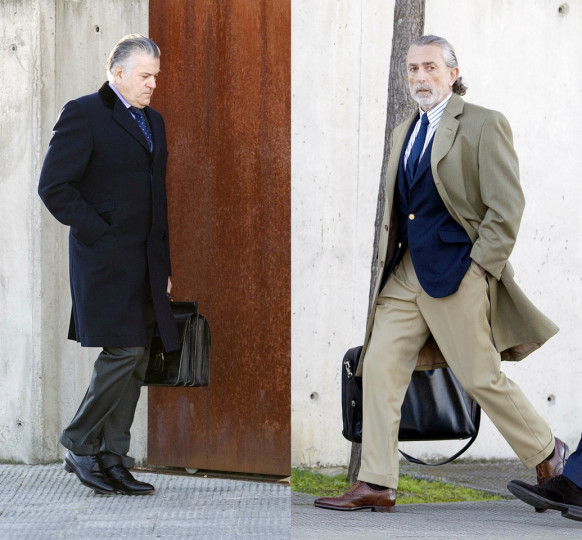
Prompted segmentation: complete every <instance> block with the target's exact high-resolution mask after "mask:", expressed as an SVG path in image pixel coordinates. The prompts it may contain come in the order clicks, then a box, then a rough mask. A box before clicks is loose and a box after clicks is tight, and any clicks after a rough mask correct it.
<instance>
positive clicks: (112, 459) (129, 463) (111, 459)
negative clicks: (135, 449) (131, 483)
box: [99, 453, 135, 469]
mask: <svg viewBox="0 0 582 540" xmlns="http://www.w3.org/2000/svg"><path fill="white" fill-rule="evenodd" d="M99 458H100V459H101V463H102V464H103V468H104V469H108V468H109V467H115V465H123V466H124V467H125V468H126V469H131V468H132V467H133V466H134V465H135V459H133V458H132V457H129V456H120V455H118V454H110V453H102V454H99Z"/></svg>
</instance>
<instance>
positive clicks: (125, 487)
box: [103, 465, 156, 495]
mask: <svg viewBox="0 0 582 540" xmlns="http://www.w3.org/2000/svg"><path fill="white" fill-rule="evenodd" d="M103 473H104V474H105V476H106V477H107V479H108V480H109V483H110V484H111V485H112V486H113V488H114V489H115V491H117V492H118V493H123V494H124V495H149V494H150V493H153V492H154V491H155V490H156V489H155V488H154V486H152V485H151V484H147V483H146V482H140V481H139V480H136V479H135V478H134V477H133V476H132V475H131V473H130V472H129V471H128V470H127V469H126V468H125V467H124V466H123V465H114V466H113V467H108V468H107V469H103Z"/></svg>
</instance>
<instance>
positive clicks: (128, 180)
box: [38, 83, 179, 350]
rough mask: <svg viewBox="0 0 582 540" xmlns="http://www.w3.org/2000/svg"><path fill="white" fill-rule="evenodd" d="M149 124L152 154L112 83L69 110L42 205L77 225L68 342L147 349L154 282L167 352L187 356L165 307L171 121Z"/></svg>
mask: <svg viewBox="0 0 582 540" xmlns="http://www.w3.org/2000/svg"><path fill="white" fill-rule="evenodd" d="M145 114H146V116H147V119H148V121H149V124H150V126H151V131H152V135H153V140H154V150H153V154H152V153H151V152H150V151H149V148H148V145H147V142H146V139H145V137H144V135H143V133H142V132H141V131H140V129H139V126H138V124H137V122H136V121H135V120H134V119H133V117H132V115H131V113H130V112H129V111H128V110H127V109H126V107H125V106H124V104H123V103H122V102H121V100H120V99H119V98H118V97H117V95H116V94H115V92H114V91H113V90H112V89H111V88H110V87H109V84H108V83H105V84H104V85H103V86H102V87H101V89H100V90H99V92H97V93H95V94H91V95H88V96H84V97H81V98H78V99H75V100H73V101H70V102H69V103H67V104H66V105H65V106H64V107H63V110H62V111H61V114H60V116H59V119H58V120H57V123H56V125H55V127H54V131H53V137H52V139H51V142H50V145H49V149H48V152H47V155H46V158H45V160H44V164H43V167H42V172H41V175H40V182H39V187H38V192H39V195H40V196H41V198H42V200H43V202H44V204H45V205H46V207H47V208H48V210H49V211H50V212H51V213H52V214H53V216H54V217H55V218H57V219H58V220H59V221H60V222H61V223H64V224H65V225H69V226H70V227H71V228H70V233H69V273H70V279H71V296H72V301H73V308H72V313H71V325H70V328H69V338H70V339H75V340H77V341H79V342H80V343H81V345H83V346H87V347H142V346H145V345H146V324H145V315H144V311H145V302H146V299H147V293H148V291H147V286H148V277H149V284H150V288H151V295H152V299H153V304H154V309H155V313H156V319H157V323H158V327H159V329H160V333H161V336H162V340H163V343H164V347H165V349H166V350H172V349H176V348H178V347H179V337H178V331H177V328H176V325H175V323H174V319H173V316H172V312H171V310H170V306H169V302H168V300H167V298H166V288H167V281H168V276H170V275H171V267H170V250H169V238H168V217H167V200H166V185H165V177H166V162H167V157H168V151H167V147H166V133H165V128H164V121H163V118H162V116H161V114H160V113H158V112H157V111H155V110H154V109H152V108H150V107H146V108H145Z"/></svg>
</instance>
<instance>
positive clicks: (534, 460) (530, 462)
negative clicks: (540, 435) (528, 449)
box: [521, 435, 556, 469]
mask: <svg viewBox="0 0 582 540" xmlns="http://www.w3.org/2000/svg"><path fill="white" fill-rule="evenodd" d="M555 446H556V440H555V439H554V436H553V435H552V439H551V440H550V443H549V444H548V446H546V447H545V448H544V449H543V450H541V451H540V452H538V453H537V454H536V455H535V456H533V457H531V458H529V459H522V460H521V462H522V463H523V464H524V465H525V466H526V467H527V468H528V469H532V468H533V467H535V466H536V465H539V464H540V463H541V462H542V461H543V460H544V459H546V458H547V457H548V456H549V455H550V454H551V453H552V451H553V450H554V448H555Z"/></svg>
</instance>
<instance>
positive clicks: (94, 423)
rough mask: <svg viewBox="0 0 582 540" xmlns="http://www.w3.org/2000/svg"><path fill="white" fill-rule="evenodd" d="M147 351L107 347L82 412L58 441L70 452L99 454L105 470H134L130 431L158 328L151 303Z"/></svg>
mask: <svg viewBox="0 0 582 540" xmlns="http://www.w3.org/2000/svg"><path fill="white" fill-rule="evenodd" d="M146 324H147V343H148V345H147V347H105V348H104V349H103V351H102V352H101V353H100V354H99V356H98V357H97V360H96V361H95V365H94V368H93V376H92V378H91V382H90V384H89V388H88V389H87V392H86V393H85V397H84V398H83V401H81V405H79V410H78V411H77V413H76V414H75V417H74V418H73V420H72V421H71V423H70V424H69V426H68V427H67V428H65V430H64V431H63V433H62V434H61V436H60V438H59V441H60V442H61V444H62V445H63V446H64V447H65V448H68V449H69V450H71V452H73V453H75V454H78V455H82V456H87V455H94V454H99V455H100V457H101V460H102V462H103V465H104V467H106V468H107V467H112V466H114V465H119V464H121V465H124V466H125V467H133V465H134V460H133V458H131V457H129V456H128V455H127V453H128V452H129V443H130V432H129V430H130V428H131V424H132V423H133V418H134V415H135V408H136V407H137V402H138V400H139V394H140V391H141V387H142V384H143V380H144V378H145V373H146V370H147V365H148V358H149V344H150V342H151V337H152V334H153V331H154V328H155V313H154V309H153V305H152V303H151V301H148V303H147V304H146Z"/></svg>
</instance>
